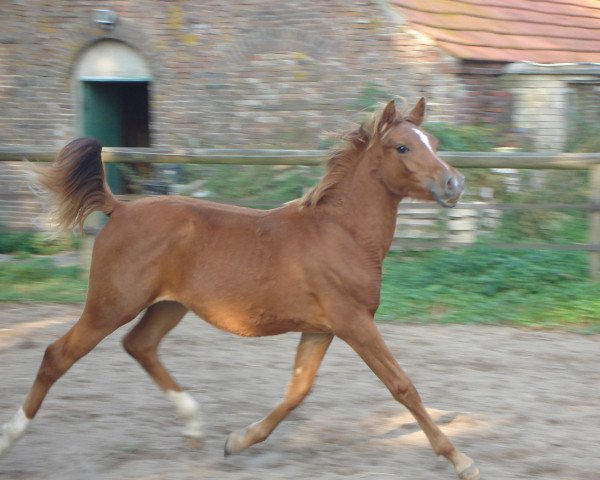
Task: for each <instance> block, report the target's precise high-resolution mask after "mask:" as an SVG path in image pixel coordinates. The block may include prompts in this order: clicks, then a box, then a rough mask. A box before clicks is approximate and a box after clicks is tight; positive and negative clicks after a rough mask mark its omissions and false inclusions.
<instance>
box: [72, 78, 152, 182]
mask: <svg viewBox="0 0 600 480" xmlns="http://www.w3.org/2000/svg"><path fill="white" fill-rule="evenodd" d="M82 92H83V95H82V97H83V135H84V136H86V137H93V138H96V139H97V140H98V141H99V142H100V143H101V144H102V146H104V147H149V146H150V127H149V122H150V115H149V100H148V82H145V81H95V80H89V81H83V82H82ZM106 181H107V182H108V186H109V187H110V189H111V190H112V191H113V192H114V193H125V192H124V188H125V182H124V180H123V178H122V176H121V175H120V174H119V169H118V167H117V165H114V164H109V165H107V166H106Z"/></svg>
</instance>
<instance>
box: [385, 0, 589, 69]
mask: <svg viewBox="0 0 600 480" xmlns="http://www.w3.org/2000/svg"><path fill="white" fill-rule="evenodd" d="M392 3H393V4H394V5H396V7H397V8H398V9H399V11H400V13H401V14H402V15H403V16H404V17H405V18H406V20H407V21H408V23H409V25H410V26H411V27H412V28H414V29H415V30H417V31H420V32H421V33H424V34H426V35H428V36H429V37H430V38H432V39H433V40H435V41H436V42H437V44H438V46H440V47H441V48H443V49H445V50H447V51H448V52H449V53H450V54H452V55H454V56H456V57H458V58H462V59H465V60H489V61H504V62H516V61H532V62H537V63H567V62H568V63H584V62H592V63H600V0H562V1H561V0H428V1H427V2H423V1H420V0H392Z"/></svg>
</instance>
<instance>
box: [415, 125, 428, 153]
mask: <svg viewBox="0 0 600 480" xmlns="http://www.w3.org/2000/svg"><path fill="white" fill-rule="evenodd" d="M412 130H413V132H415V133H416V134H417V135H418V136H419V138H420V139H421V141H422V142H423V143H424V144H425V146H426V147H427V148H428V149H429V151H430V152H433V148H431V143H429V137H428V136H427V135H425V134H424V133H423V132H422V131H421V130H419V129H418V128H415V127H413V129H412Z"/></svg>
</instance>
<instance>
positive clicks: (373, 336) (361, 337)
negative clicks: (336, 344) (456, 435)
mask: <svg viewBox="0 0 600 480" xmlns="http://www.w3.org/2000/svg"><path fill="white" fill-rule="evenodd" d="M341 337H342V339H343V340H345V341H346V342H347V343H348V344H349V345H350V346H351V347H352V348H353V349H354V350H355V351H356V352H357V353H358V354H359V355H360V356H361V357H362V359H363V360H364V361H365V362H366V363H367V365H368V366H369V367H370V368H371V370H373V372H374V373H375V375H377V376H378V377H379V379H380V380H381V381H382V382H383V383H384V384H385V386H386V387H387V388H388V389H389V391H390V393H391V394H392V396H393V397H394V398H395V399H396V400H398V401H399V402H400V403H402V404H403V405H404V406H406V408H408V410H409V411H410V412H411V413H412V415H413V416H414V417H415V419H416V420H417V423H418V424H419V426H420V427H421V429H422V430H423V432H424V433H425V435H426V436H427V438H428V440H429V442H430V443H431V447H432V448H433V451H434V452H435V454H436V455H444V456H445V457H446V458H447V459H448V460H449V461H450V462H452V464H453V465H454V470H455V471H456V473H457V475H458V476H459V478H460V479H461V480H478V479H479V470H478V468H477V467H476V465H475V463H474V462H473V460H471V459H470V458H469V457H467V456H466V455H464V454H463V453H461V452H460V451H459V450H458V449H457V448H456V447H455V446H454V445H453V444H452V442H450V440H449V439H448V437H446V435H444V433H443V432H442V431H441V430H440V429H439V428H438V426H437V425H436V424H435V423H434V422H433V420H432V419H431V417H430V416H429V414H428V413H427V410H426V409H425V407H424V406H423V403H422V402H421V398H420V396H419V394H418V393H417V390H416V389H415V387H414V385H413V383H412V382H411V380H410V378H409V377H408V375H406V373H404V371H403V370H402V368H400V366H399V365H398V363H397V362H396V359H395V358H394V357H393V355H392V354H391V352H390V351H389V349H388V348H387V345H386V344H385V343H384V341H383V338H381V335H380V333H379V331H378V330H377V327H376V326H375V324H374V323H373V320H372V318H365V319H364V321H363V322H362V324H361V328H360V329H359V328H354V329H352V330H350V331H349V335H341Z"/></svg>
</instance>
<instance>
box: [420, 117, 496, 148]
mask: <svg viewBox="0 0 600 480" xmlns="http://www.w3.org/2000/svg"><path fill="white" fill-rule="evenodd" d="M424 127H425V129H426V130H427V131H428V132H429V133H431V134H432V135H433V136H435V137H436V138H437V139H438V141H439V145H438V150H439V151H442V152H489V151H491V150H492V149H493V148H495V147H498V146H499V145H498V139H499V131H498V129H496V128H494V127H492V126H489V125H452V124H449V123H442V122H428V123H426V124H425V126H424Z"/></svg>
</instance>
